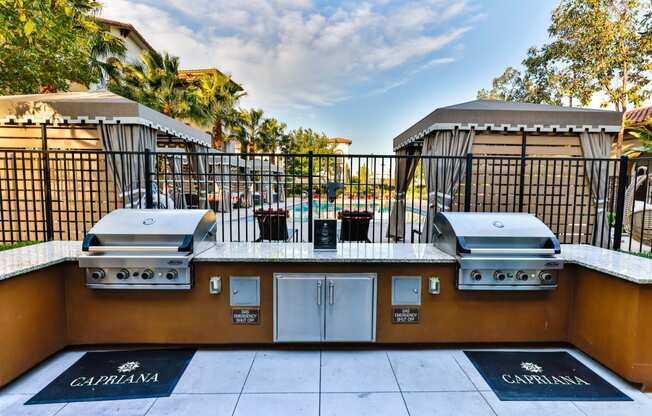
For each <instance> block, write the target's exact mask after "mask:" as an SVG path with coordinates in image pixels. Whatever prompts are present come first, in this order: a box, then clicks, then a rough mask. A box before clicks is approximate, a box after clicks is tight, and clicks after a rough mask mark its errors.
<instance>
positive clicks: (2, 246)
mask: <svg viewBox="0 0 652 416" xmlns="http://www.w3.org/2000/svg"><path fill="white" fill-rule="evenodd" d="M37 243H40V241H19V242H17V243H8V244H0V251H5V250H11V249H14V248H19V247H27V246H31V245H32V244H37Z"/></svg>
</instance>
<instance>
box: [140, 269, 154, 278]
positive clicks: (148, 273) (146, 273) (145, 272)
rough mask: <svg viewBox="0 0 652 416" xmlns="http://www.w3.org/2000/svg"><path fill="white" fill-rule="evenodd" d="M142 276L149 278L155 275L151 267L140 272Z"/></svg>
mask: <svg viewBox="0 0 652 416" xmlns="http://www.w3.org/2000/svg"><path fill="white" fill-rule="evenodd" d="M140 277H142V278H143V279H145V280H149V279H151V278H152V277H154V272H153V271H152V270H150V269H145V270H143V272H142V273H141V274H140Z"/></svg>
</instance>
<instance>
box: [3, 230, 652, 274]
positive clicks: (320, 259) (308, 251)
mask: <svg viewBox="0 0 652 416" xmlns="http://www.w3.org/2000/svg"><path fill="white" fill-rule="evenodd" d="M80 254H81V242H79V241H50V242H47V243H41V244H35V245H33V246H28V247H21V248H17V249H14V250H7V251H3V252H0V280H4V279H9V278H11V277H14V276H18V275H21V274H25V273H28V272H31V271H34V270H39V269H43V268H45V267H48V266H52V265H55V264H58V263H63V262H65V261H77V259H78V257H79V255H80ZM562 257H563V258H564V260H565V261H566V262H568V263H574V264H578V265H581V266H583V267H586V268H588V269H592V270H596V271H599V272H603V273H606V274H609V275H612V276H614V277H617V278H620V279H624V280H628V281H630V282H633V283H637V284H652V260H650V259H645V258H642V257H637V256H633V255H631V254H627V253H619V252H616V251H612V250H607V249H603V248H599V247H593V246H588V245H574V244H571V245H569V244H564V245H562ZM195 261H198V262H279V263H280V262H295V263H303V262H316V263H352V262H358V261H367V262H370V263H450V264H452V263H455V259H454V258H453V257H451V256H449V255H447V254H445V253H443V252H441V251H440V250H438V249H436V248H435V247H433V246H432V245H430V244H388V243H378V244H366V243H346V244H340V245H339V246H338V249H337V251H334V252H315V251H313V249H312V244H310V243H251V242H250V243H218V244H217V246H215V247H214V248H211V249H208V250H206V251H205V252H203V253H201V254H199V255H197V256H196V257H195Z"/></svg>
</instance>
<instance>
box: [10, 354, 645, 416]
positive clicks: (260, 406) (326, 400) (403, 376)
mask: <svg viewBox="0 0 652 416" xmlns="http://www.w3.org/2000/svg"><path fill="white" fill-rule="evenodd" d="M567 351H569V352H570V353H571V354H573V355H574V356H575V357H576V358H578V359H579V360H580V361H582V362H584V363H585V364H587V365H588V366H589V367H591V368H592V369H593V370H594V371H596V372H597V373H598V374H600V375H601V376H602V377H604V378H605V379H606V380H608V381H609V382H611V383H612V384H614V385H615V386H616V387H618V388H620V389H621V390H622V391H623V392H625V393H626V394H628V395H629V396H630V397H632V398H633V399H635V401H634V402H501V401H500V400H498V399H497V397H496V396H495V394H494V393H493V392H492V391H491V389H490V388H489V387H488V386H487V384H486V383H485V382H484V380H483V379H482V377H481V376H480V374H479V373H478V372H477V371H476V370H475V368H474V367H473V365H472V364H471V362H470V361H469V360H468V359H467V358H466V356H465V355H464V353H463V352H462V351H461V350H455V349H446V350H444V349H428V350H373V351H338V350H322V351H280V350H228V351H227V350H199V351H197V353H196V354H195V357H194V358H193V360H192V362H191V363H190V365H189V366H188V368H187V369H186V372H185V373H184V375H183V377H182V378H181V380H180V381H179V383H178V384H177V386H176V388H175V390H174V393H173V394H172V396H171V397H166V398H159V399H139V400H118V401H105V402H78V403H68V404H47V405H32V406H24V405H23V403H24V402H25V401H26V400H27V399H29V398H30V397H31V396H32V395H33V394H35V393H37V392H38V391H39V390H41V389H42V388H43V387H44V386H46V385H47V384H48V383H49V382H50V381H51V380H53V379H54V378H55V377H56V376H58V375H59V374H60V373H61V372H62V371H64V370H65V369H66V368H67V367H68V366H70V365H71V364H72V363H73V362H75V361H76V360H77V359H78V358H79V357H81V355H82V354H83V352H81V351H67V352H63V353H60V354H57V355H56V356H55V357H53V358H52V359H50V360H48V361H47V362H45V363H43V364H41V365H40V366H38V367H37V368H35V369H34V370H33V371H31V372H30V373H28V374H26V375H24V376H23V377H21V378H20V379H18V380H16V381H15V382H14V383H12V384H10V385H9V386H7V387H5V388H4V389H1V390H0V415H2V416H5V415H6V416H21V415H35V416H54V415H56V416H86V415H93V416H104V415H112V416H144V415H147V416H163V415H175V416H179V415H190V416H208V415H210V416H222V415H227V416H232V415H236V416H254V415H255V416H264V415H280V416H294V415H311V416H313V415H314V416H317V415H325V416H336V415H337V416H339V415H353V416H366V415H369V416H384V415H387V416H407V415H409V416H425V415H429V416H434V415H470V416H481V415H518V416H523V415H527V416H536V415H564V416H574V415H578V416H589V415H590V416H599V415H627V416H637V415H641V416H644V415H652V395H646V394H643V393H640V392H639V391H637V390H636V389H635V388H633V387H632V386H630V385H628V384H627V383H625V382H624V381H623V380H621V379H620V378H618V377H617V376H615V375H614V374H613V373H611V372H610V371H608V370H606V369H605V368H604V367H602V366H600V365H599V364H596V363H595V362H594V361H593V360H591V359H589V358H588V357H586V356H585V355H584V354H582V353H579V352H577V351H574V350H567Z"/></svg>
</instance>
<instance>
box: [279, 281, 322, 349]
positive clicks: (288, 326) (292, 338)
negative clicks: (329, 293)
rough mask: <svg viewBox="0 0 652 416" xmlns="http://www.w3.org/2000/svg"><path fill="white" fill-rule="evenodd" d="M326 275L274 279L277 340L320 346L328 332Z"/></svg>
mask: <svg viewBox="0 0 652 416" xmlns="http://www.w3.org/2000/svg"><path fill="white" fill-rule="evenodd" d="M324 296H325V288H324V275H323V274H322V275H309V274H308V275H300V274H275V275H274V312H275V316H274V340H275V341H278V342H306V341H307V342H310V341H314V342H319V341H321V340H322V337H323V328H324V313H323V311H324V299H325V297H324Z"/></svg>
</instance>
